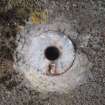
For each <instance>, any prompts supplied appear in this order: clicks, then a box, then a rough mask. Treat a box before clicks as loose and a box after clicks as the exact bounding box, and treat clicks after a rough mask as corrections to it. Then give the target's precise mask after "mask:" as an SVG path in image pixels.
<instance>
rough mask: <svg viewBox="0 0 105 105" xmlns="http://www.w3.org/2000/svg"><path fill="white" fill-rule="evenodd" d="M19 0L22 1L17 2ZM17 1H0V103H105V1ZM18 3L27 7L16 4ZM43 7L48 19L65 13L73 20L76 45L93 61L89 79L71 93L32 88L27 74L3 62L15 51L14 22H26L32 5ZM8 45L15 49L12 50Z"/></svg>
mask: <svg viewBox="0 0 105 105" xmlns="http://www.w3.org/2000/svg"><path fill="white" fill-rule="evenodd" d="M18 1H20V2H21V1H22V3H20V4H18ZM18 1H17V2H15V0H8V2H6V0H5V2H4V1H3V2H1V1H0V64H1V65H3V66H0V105H105V1H104V0H96V1H95V0H45V1H44V0H43V1H41V0H40V1H38V2H34V1H35V0H18ZM26 1H27V2H26ZM29 1H31V2H29ZM36 1H37V0H36ZM33 2H34V3H33ZM35 3H36V4H35ZM24 4H26V5H25V6H24ZM17 5H18V6H24V8H20V7H16V6H17ZM15 7H16V8H15ZM40 7H42V8H47V9H48V11H49V19H48V20H49V23H51V22H52V21H53V20H54V19H55V18H57V17H58V16H61V15H62V14H63V15H65V17H66V18H67V19H68V20H69V21H71V22H72V24H73V26H74V28H75V29H76V30H77V32H78V34H79V37H78V39H76V40H75V43H76V46H77V49H78V51H79V52H83V53H85V54H86V55H87V57H88V59H89V61H90V63H91V64H92V68H91V69H90V72H91V73H92V74H91V75H90V74H89V75H88V81H87V83H85V84H83V85H81V86H79V87H77V88H76V89H74V90H73V91H70V92H69V93H68V94H59V93H50V92H49V93H48V94H41V93H39V92H37V91H35V90H32V89H31V88H29V87H27V86H26V84H25V83H26V82H25V81H27V80H24V79H25V78H24V75H22V74H19V73H16V71H15V70H13V69H12V68H11V67H10V66H9V67H8V66H7V65H4V63H3V64H2V62H5V60H8V61H9V62H10V60H12V55H11V53H12V54H13V52H12V51H14V50H15V47H16V46H14V45H15V44H14V42H15V35H16V33H15V32H16V30H17V29H16V28H15V23H17V24H22V25H24V24H25V21H24V20H25V19H26V20H27V19H28V17H29V15H30V12H31V11H32V8H34V9H35V8H40ZM12 8H14V9H12ZM8 10H9V11H8ZM15 14H16V15H15ZM8 20H9V21H8ZM8 36H9V37H8ZM88 36H89V38H88ZM8 38H9V39H11V43H12V44H11V43H7V42H10V41H8V40H9V39H8ZM87 39H88V41H87ZM6 45H7V46H9V48H10V49H13V50H9V49H8V47H7V46H6ZM5 48H6V49H5ZM12 61H13V60H12ZM3 70H4V71H3Z"/></svg>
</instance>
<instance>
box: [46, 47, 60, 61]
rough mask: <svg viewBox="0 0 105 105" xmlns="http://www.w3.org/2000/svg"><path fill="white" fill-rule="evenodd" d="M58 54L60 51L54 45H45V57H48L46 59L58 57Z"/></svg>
mask: <svg viewBox="0 0 105 105" xmlns="http://www.w3.org/2000/svg"><path fill="white" fill-rule="evenodd" d="M59 56H60V51H59V49H58V48H56V47H55V46H50V47H47V48H46V50H45V57H46V58H47V59H48V60H52V61H53V60H56V59H58V58H59Z"/></svg>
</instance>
